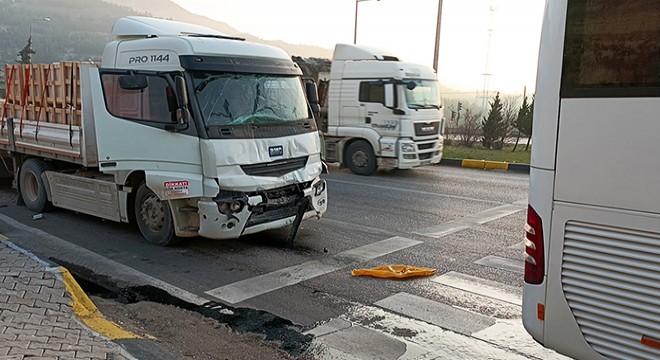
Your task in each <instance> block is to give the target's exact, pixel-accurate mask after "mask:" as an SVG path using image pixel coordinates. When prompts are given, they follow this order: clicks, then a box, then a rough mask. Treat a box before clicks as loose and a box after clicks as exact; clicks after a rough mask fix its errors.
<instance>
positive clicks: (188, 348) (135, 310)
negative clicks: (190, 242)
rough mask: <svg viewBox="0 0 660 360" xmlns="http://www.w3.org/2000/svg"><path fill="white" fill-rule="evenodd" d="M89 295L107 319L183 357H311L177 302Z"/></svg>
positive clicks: (208, 359) (296, 359)
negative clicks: (129, 301) (239, 330)
mask: <svg viewBox="0 0 660 360" xmlns="http://www.w3.org/2000/svg"><path fill="white" fill-rule="evenodd" d="M91 299H92V301H93V302H94V303H95V304H96V306H97V307H98V309H99V311H101V313H102V314H103V315H104V316H105V317H106V318H107V319H109V320H112V321H114V322H116V323H117V324H119V325H121V326H122V327H124V328H125V329H126V330H129V331H131V332H134V333H136V334H139V335H144V334H149V335H151V336H154V337H156V341H157V342H159V343H160V344H162V345H164V346H166V347H168V348H170V349H172V350H174V351H175V352H176V353H178V354H181V357H182V358H184V359H190V360H196V359H205V360H229V359H231V360H243V359H246V360H247V359H273V360H312V359H313V357H311V356H307V355H302V356H297V357H296V356H292V355H290V354H289V353H287V352H285V351H283V350H282V349H280V345H281V344H280V343H279V342H276V341H268V340H266V339H265V336H263V335H257V334H240V333H237V332H234V331H232V330H231V329H230V328H229V327H228V326H227V325H226V324H223V323H221V322H219V321H217V320H215V319H210V318H207V317H204V316H203V315H201V314H199V313H196V312H193V311H188V310H184V309H181V308H179V307H176V306H172V305H163V304H159V303H154V302H149V301H140V302H137V303H133V304H122V303H119V302H116V301H114V300H110V299H105V298H102V297H97V296H92V297H91Z"/></svg>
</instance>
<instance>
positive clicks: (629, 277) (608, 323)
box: [544, 202, 660, 359]
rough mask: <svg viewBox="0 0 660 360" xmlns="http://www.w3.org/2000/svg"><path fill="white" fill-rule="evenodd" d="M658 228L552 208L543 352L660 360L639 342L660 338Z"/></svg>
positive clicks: (651, 222) (639, 217)
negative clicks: (657, 308)
mask: <svg viewBox="0 0 660 360" xmlns="http://www.w3.org/2000/svg"><path fill="white" fill-rule="evenodd" d="M658 224H660V216H659V215H652V214H645V213H639V212H631V211H625V210H617V209H611V208H602V207H593V206H587V205H578V204H571V203H561V202H555V203H554V210H553V217H552V229H551V233H552V238H551V239H550V242H551V243H552V244H553V246H552V247H551V248H550V254H549V262H550V263H549V264H548V274H547V284H548V285H547V298H546V313H545V331H546V334H548V336H546V342H545V344H544V345H545V346H547V347H549V348H553V349H556V350H558V351H560V352H562V353H565V354H569V355H570V356H571V357H575V358H577V359H605V357H604V356H603V355H604V354H607V356H608V357H610V356H611V357H612V358H625V357H626V356H628V357H629V356H630V354H635V355H634V356H633V358H640V359H651V358H660V350H658V349H653V348H651V347H648V346H645V345H643V344H642V343H641V341H640V340H641V339H642V336H649V337H651V338H655V337H657V336H658V335H659V334H660V316H658V315H657V313H656V314H654V313H653V312H649V310H648V309H649V308H650V307H651V308H652V307H654V305H653V304H657V299H658V296H660V285H659V284H658V283H657V280H656V279H657V270H656V269H657V268H658V265H659V263H660V261H658V258H657V256H656V255H654V253H655V254H657V253H658V252H659V251H660V244H659V243H658V239H660V233H657V231H658ZM640 250H641V251H640ZM644 250H646V251H644ZM654 263H655V265H654ZM599 353H600V354H599ZM622 354H627V355H622Z"/></svg>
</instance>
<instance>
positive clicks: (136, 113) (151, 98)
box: [90, 68, 202, 178]
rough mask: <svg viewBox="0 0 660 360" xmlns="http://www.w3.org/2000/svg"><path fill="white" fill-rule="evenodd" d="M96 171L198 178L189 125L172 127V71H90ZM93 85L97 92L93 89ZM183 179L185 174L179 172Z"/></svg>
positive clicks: (196, 148) (196, 151)
mask: <svg viewBox="0 0 660 360" xmlns="http://www.w3.org/2000/svg"><path fill="white" fill-rule="evenodd" d="M90 71H91V72H92V73H90V80H91V81H90V82H91V87H92V89H93V90H92V103H93V109H94V124H95V131H96V141H97V147H98V156H99V167H100V169H101V171H104V172H108V171H118V170H129V171H130V170H136V169H138V170H145V171H151V172H152V173H157V174H160V176H165V175H163V174H166V173H172V175H173V176H174V177H175V178H176V177H177V174H176V173H184V174H185V173H188V174H190V175H191V176H192V177H197V175H199V176H200V177H201V175H200V174H201V173H202V172H201V156H200V144H199V138H198V137H197V136H196V133H195V129H194V124H193V122H192V121H189V124H188V128H187V129H175V128H176V126H175V125H176V119H175V117H176V115H175V114H176V108H175V107H176V95H175V93H174V83H173V81H172V74H164V73H156V72H153V71H152V72H146V71H143V72H141V71H133V70H116V69H100V70H99V69H96V68H93V69H90ZM97 89H98V91H97ZM184 177H185V176H184Z"/></svg>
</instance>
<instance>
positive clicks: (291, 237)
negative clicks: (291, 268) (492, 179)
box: [286, 197, 309, 243]
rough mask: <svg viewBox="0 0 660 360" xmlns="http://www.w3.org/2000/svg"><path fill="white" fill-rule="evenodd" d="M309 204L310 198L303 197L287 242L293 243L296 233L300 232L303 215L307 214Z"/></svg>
mask: <svg viewBox="0 0 660 360" xmlns="http://www.w3.org/2000/svg"><path fill="white" fill-rule="evenodd" d="M307 205H309V199H308V198H306V197H305V198H303V199H301V201H300V206H299V207H298V213H297V214H296V218H295V219H294V220H293V224H291V230H290V231H289V236H288V237H287V238H286V241H287V242H289V243H293V240H295V238H296V235H297V234H298V229H299V228H300V223H302V219H303V216H305V210H307Z"/></svg>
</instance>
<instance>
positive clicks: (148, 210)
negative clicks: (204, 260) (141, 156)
mask: <svg viewBox="0 0 660 360" xmlns="http://www.w3.org/2000/svg"><path fill="white" fill-rule="evenodd" d="M134 205H135V222H136V223H137V226H138V228H139V229H140V233H142V236H143V237H144V239H145V240H146V241H147V242H149V243H151V244H154V245H159V246H168V245H173V244H175V243H177V242H179V241H180V238H178V237H176V235H175V233H174V220H173V219H172V212H171V211H170V205H169V203H168V202H167V201H163V200H160V199H159V198H158V196H157V195H156V194H155V193H154V192H153V191H151V189H149V188H148V187H147V184H145V183H144V182H142V183H140V185H139V186H138V189H137V191H136V193H135V202H134Z"/></svg>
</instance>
